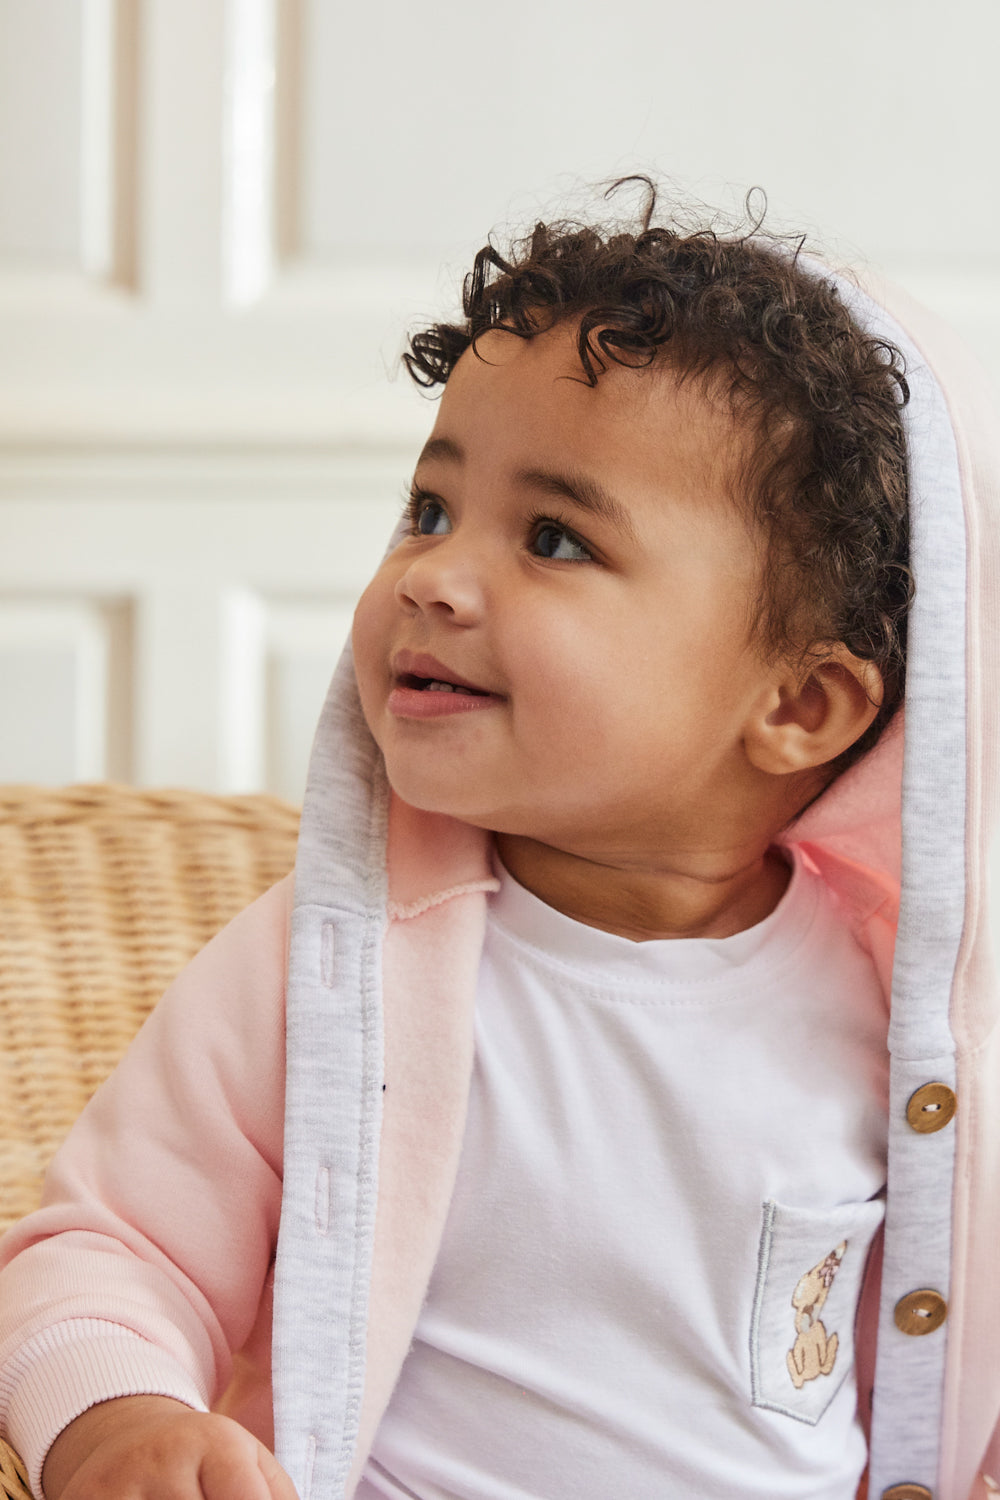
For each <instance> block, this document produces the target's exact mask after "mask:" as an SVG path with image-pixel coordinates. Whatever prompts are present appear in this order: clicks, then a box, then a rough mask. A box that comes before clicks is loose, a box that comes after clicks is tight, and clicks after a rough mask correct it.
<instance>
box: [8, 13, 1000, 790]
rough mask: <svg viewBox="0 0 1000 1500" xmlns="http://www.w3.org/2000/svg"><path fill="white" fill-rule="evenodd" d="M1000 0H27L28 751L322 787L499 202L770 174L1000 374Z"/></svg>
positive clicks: (13, 255) (22, 196) (11, 539)
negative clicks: (604, 186) (330, 710)
mask: <svg viewBox="0 0 1000 1500" xmlns="http://www.w3.org/2000/svg"><path fill="white" fill-rule="evenodd" d="M998 55H1000V6H997V5H996V4H994V3H993V0H953V3H952V4H950V5H949V6H948V7H944V6H943V5H941V4H939V3H930V0H841V3H840V4H837V5H835V6H826V5H822V6H821V5H810V4H804V3H802V0H758V3H757V4H754V5H748V4H746V3H745V0H716V3H714V4H713V5H711V6H706V5H695V4H693V3H688V4H679V3H677V0H655V3H654V0H618V3H616V4H614V5H609V4H608V3H607V0H551V3H545V0H535V3H533V4H529V3H527V0H509V3H507V4H505V5H504V6H502V7H501V6H478V7H477V6H475V5H472V4H470V3H469V0H464V3H460V0H437V3H435V0H423V3H421V4H417V3H414V0H370V3H368V4H366V5H364V6H353V7H347V6H345V5H342V4H336V3H331V0H229V3H228V4H227V3H225V0H0V780H4V781H12V780H14V781H16V780H23V781H39V782H53V783H54V782H64V781H73V780H79V779H95V778H104V777H111V778H117V779H121V780H130V781H135V782H138V783H140V784H173V785H190V786H200V787H203V788H207V789H220V790H245V789H257V788H268V789H271V790H274V791H277V792H280V793H282V794H284V795H286V796H289V797H292V798H295V799H298V798H299V797H300V795H301V789H302V778H303V774H304V766H305V760H306V756H307V751H308V744H309V739H310V736H311V732H312V727H313V724H314V722H315V718H316V714H317V712H318V708H319V703H320V700H321V697H322V693H323V688H324V686H325V682H326V679H327V677H328V676H329V672H330V669H331V667H332V664H333V661H334V659H335V657H336V654H337V651H338V649H339V643H340V640H341V639H342V638H343V636H344V634H345V632H346V629H347V625H348V622H349V618H350V610H351V607H352V603H353V600H354V598H355V597H356V594H357V592H358V590H359V588H360V587H361V586H362V584H363V582H364V579H365V577H366V575H367V573H368V572H369V571H370V569H371V567H372V566H373V564H374V562H375V560H376V559H377V557H378V555H379V553H380V551H381V547H382V544H383V541H384V539H385V536H386V534H387V531H388V528H389V525H390V523H391V520H392V517H393V515H394V514H395V511H396V509H397V507H398V504H399V498H400V494H401V490H402V487H403V484H404V482H405V480H406V478H407V475H408V470H409V468H410V466H411V465H412V462H413V458H414V456H415V453H416V450H417V447H418V446H419V443H420V441H421V438H422V436H423V434H424V433H425V432H426V430H427V428H428V426H429V424H430V421H431V419H432V416H433V407H432V406H429V405H428V403H427V401H426V399H425V398H423V397H421V396H420V395H418V394H417V393H416V392H415V391H414V390H413V389H412V388H411V387H410V386H409V383H408V381H407V380H406V379H405V378H404V377H400V376H398V374H397V373H396V363H397V358H398V354H399V351H400V348H401V347H402V341H403V334H404V331H405V329H406V327H407V326H408V325H413V324H414V323H419V322H420V320H422V319H427V318H430V317H431V316H434V315H438V314H440V313H442V312H446V311H449V310H451V309H453V308H454V306H455V304H456V300H457V288H458V284H459V282H460V278H461V275H462V273H463V272H464V270H465V269H466V268H467V266H468V264H469V261H470V259H471V256H472V254H473V253H474V251H475V250H476V249H477V248H478V246H479V245H480V244H482V243H483V241H484V239H485V237H486V234H487V232H488V231H489V230H490V229H491V228H494V227H496V228H498V229H499V231H500V233H501V235H502V234H503V232H504V230H505V228H507V227H514V228H517V227H522V226H524V225H525V224H530V222H531V221H532V218H533V216H536V215H538V214H540V213H552V212H555V213H564V212H571V211H572V210H573V209H574V208H577V209H579V208H581V207H583V208H585V207H587V206H588V205H590V206H592V205H593V204H594V202H595V201H596V195H595V193H594V192H593V191H592V190H591V189H592V188H593V185H595V184H597V183H599V182H600V181H601V180H602V179H606V178H609V177H613V176H616V175H621V174H623V173H627V172H630V171H635V170H643V169H644V170H648V171H651V172H653V173H654V174H656V175H657V176H659V177H661V178H664V179H667V180H668V181H669V183H670V184H671V190H672V191H673V192H674V193H675V194H676V195H677V196H678V197H679V198H681V199H682V200H687V199H689V198H691V197H692V196H693V197H695V198H698V199H700V200H703V201H705V202H707V203H709V204H712V205H722V206H724V207H728V208H733V207H734V206H735V207H738V206H739V204H740V202H741V201H742V198H743V195H744V193H745V191H746V189H747V188H748V187H750V186H753V185H760V186H762V187H763V188H765V189H766V191H767V194H768V197H769V200H770V203H771V209H772V216H773V220H774V223H775V225H776V227H779V228H794V229H801V230H804V231H806V232H808V233H809V234H810V235H811V236H812V237H813V238H814V239H815V240H816V241H817V242H818V243H820V244H822V245H825V246H827V247H828V248H829V249H830V251H831V252H832V254H833V256H834V258H835V259H836V260H838V261H840V262H842V263H848V262H853V263H857V264H862V265H864V264H870V265H873V266H875V267H877V268H880V269H882V270H884V271H887V272H888V273H889V274H890V275H892V276H894V277H895V278H896V279H898V280H900V281H902V282H903V283H904V284H906V285H907V286H908V287H909V288H910V289H911V290H912V291H913V292H915V294H916V295H917V296H919V297H921V299H922V300H923V301H925V302H927V303H928V304H930V305H932V306H933V307H935V308H936V309H937V310H939V311H940V312H941V313H942V314H943V315H944V316H945V317H947V318H948V319H949V320H950V321H952V322H953V323H955V324H956V325H957V326H958V327H959V328H960V330H961V331H962V332H963V333H964V334H965V336H966V338H967V339H968V340H969V342H970V343H971V344H972V345H973V346H974V347H975V348H976V350H977V351H978V353H979V354H980V357H981V358H982V360H983V362H984V364H985V365H986V366H987V367H989V369H990V371H991V373H992V374H993V377H994V379H996V377H997V375H998V374H1000V193H998V191H997V166H996V163H997V159H998V147H1000V102H998V101H1000V89H998V87H997V83H996V75H995V69H996V58H997V56H998Z"/></svg>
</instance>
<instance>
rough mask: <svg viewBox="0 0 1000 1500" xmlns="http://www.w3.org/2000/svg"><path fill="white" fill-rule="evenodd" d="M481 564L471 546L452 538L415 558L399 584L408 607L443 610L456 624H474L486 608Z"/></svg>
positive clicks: (399, 593) (399, 594) (398, 590)
mask: <svg viewBox="0 0 1000 1500" xmlns="http://www.w3.org/2000/svg"><path fill="white" fill-rule="evenodd" d="M480 579H481V568H480V566H479V563H478V561H477V559H476V558H475V557H474V555H473V554H472V553H471V551H470V549H469V548H468V547H460V546H457V545H455V544H454V542H453V541H452V539H451V538H449V539H448V540H447V541H442V542H440V543H439V544H438V545H437V546H436V547H432V548H429V549H428V550H427V551H425V552H424V553H423V554H422V555H421V556H420V557H415V558H413V559H411V561H410V563H409V565H408V566H407V568H406V570H405V571H404V572H403V574H402V575H401V576H400V578H399V581H398V582H397V584H396V598H397V600H398V602H399V603H400V604H401V605H402V607H403V608H404V609H410V610H413V609H416V610H419V611H420V612H421V613H427V612H434V613H438V612H443V613H444V614H446V615H447V616H448V617H449V618H450V619H451V620H452V622H453V623H455V624H474V623H475V621H476V620H477V619H478V618H479V617H480V615H481V613H482V609H483V603H484V599H483V588H482V584H481V581H480Z"/></svg>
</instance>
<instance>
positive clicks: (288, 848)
mask: <svg viewBox="0 0 1000 1500" xmlns="http://www.w3.org/2000/svg"><path fill="white" fill-rule="evenodd" d="M297 833H298V813H297V811H296V809H295V808H293V807H291V806H289V805H288V804H287V803H284V802H280V801H279V800H278V799H277V798H275V797H266V796H247V797H222V796H211V795H207V794H202V793H197V792H185V791H139V790H136V789H135V788H132V787H123V786H107V785H103V786H77V787H70V788H67V789H64V790H49V789H45V788H39V787H0V1036H2V1037H3V1039H4V1045H3V1047H2V1048H0V1230H2V1229H4V1228H6V1227H7V1226H8V1225H9V1224H10V1223H12V1222H13V1220H15V1219H17V1218H20V1217H21V1216H22V1215H23V1214H25V1213H27V1212H29V1211H30V1210H31V1209H32V1208H33V1207H34V1206H35V1205H36V1203H37V1201H38V1194H39V1190H40V1187H41V1179H42V1175H43V1173H44V1169H45V1164H46V1162H47V1161H48V1159H49V1157H50V1156H51V1155H52V1152H53V1151H54V1149H55V1147H56V1146H57V1145H58V1144H59V1142H60V1140H61V1139H62V1137H63V1136H64V1135H65V1133H66V1131H67V1130H68V1129H69V1126H70V1125H71V1124H72V1122H73V1120H74V1119H75V1118H76V1116H77V1115H78V1114H79V1112H80V1110H81V1109H82V1108H83V1105H84V1104H85V1103H86V1101H87V1100H88V1099H89V1097H90V1095H91V1094H92V1093H93V1092H94V1090H95V1089H96V1087H97V1085H98V1084H99V1083H100V1082H101V1081H102V1079H103V1078H105V1077H106V1075H107V1074H108V1073H109V1072H110V1071H111V1069H112V1067H113V1066H114V1064H115V1063H116V1062H117V1060H118V1058H119V1057H120V1056H121V1054H122V1052H123V1051H124V1050H125V1048H126V1046H127V1045H128V1043H129V1041H130V1040H131V1038H132V1036H133V1035H134V1034H135V1032H136V1031H137V1030H138V1028H139V1025H140V1024H141V1022H142V1020H143V1019H144V1018H145V1016H146V1014H147V1012H148V1011H149V1010H150V1008H151V1007H152V1006H153V1004H154V1003H155V1001H156V1000H157V998H158V997H159V995H160V994H162V992H163V990H164V989H165V988H166V985H167V984H168V983H169V981H170V980H171V979H172V978H173V976H174V974H176V973H177V971H178V970H179V969H180V968H182V967H183V965H184V964H185V963H186V962H187V960H188V959H189V958H190V957H191V956H192V955H193V954H194V953H196V952H197V950H198V949H199V948H201V947H203V946H204V944H205V943H206V942H207V941H208V939H209V938H210V937H211V936H212V935H213V934H214V933H215V932H217V931H218V929H219V928H220V927H222V926H224V925H225V923H226V922H227V921H228V920H229V919H230V918H231V917H233V916H235V914H236V913H237V912H238V911H240V910H241V909H242V908H243V907H244V906H246V905H248V904H249V903H250V902H251V901H252V900H254V898H255V897H256V896H258V895H260V893H261V892H262V891H264V890H266V889H267V887H268V886H270V885H273V884H274V882H275V881H276V880H279V879H280V878H281V876H282V875H285V874H287V872H288V870H290V869H291V867H292V864H293V861H294V858H295V840H296V836H297ZM0 1495H9V1496H14V1497H17V1500H24V1497H25V1496H27V1495H28V1491H27V1488H26V1487H25V1484H24V1476H23V1470H19V1465H18V1462H17V1461H16V1459H15V1457H14V1456H13V1455H11V1453H10V1450H9V1449H7V1448H6V1446H5V1445H4V1446H3V1447H2V1448H0Z"/></svg>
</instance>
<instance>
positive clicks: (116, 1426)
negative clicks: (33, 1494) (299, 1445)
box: [42, 1396, 297, 1500]
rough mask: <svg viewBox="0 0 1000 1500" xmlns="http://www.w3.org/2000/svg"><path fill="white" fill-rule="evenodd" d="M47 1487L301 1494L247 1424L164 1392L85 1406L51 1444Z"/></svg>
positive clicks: (234, 1498) (223, 1495) (167, 1499)
mask: <svg viewBox="0 0 1000 1500" xmlns="http://www.w3.org/2000/svg"><path fill="white" fill-rule="evenodd" d="M42 1487H43V1489H44V1491H45V1497H46V1500H297V1497H296V1494H295V1487H294V1485H293V1484H292V1481H291V1480H290V1479H289V1477H288V1475H287V1474H286V1473H285V1471H284V1469H282V1467H281V1466H280V1464H279V1463H278V1461H277V1459H276V1458H275V1457H274V1454H273V1453H270V1452H268V1450H267V1449H266V1448H265V1447H264V1445H263V1444H262V1443H259V1442H258V1441H257V1439H256V1438H255V1437H253V1436H252V1435H251V1434H250V1433H249V1432H247V1431H246V1429H245V1428H243V1427H240V1425H239V1424H238V1423H237V1422H233V1421H231V1420H230V1418H229V1417H217V1416H209V1415H207V1414H206V1413H205V1412H198V1411H192V1410H191V1408H190V1407H188V1406H184V1405H183V1404H182V1403H181V1402H179V1401H172V1400H170V1399H169V1398H168V1397H166V1396H123V1397H120V1398H119V1399H118V1400H116V1401H104V1402H102V1403H101V1405H100V1406H92V1407H91V1408H90V1410H89V1411H85V1412H84V1413H83V1415H82V1416H80V1417H77V1419H76V1421H75V1422H71V1423H70V1425H69V1426H68V1427H67V1428H66V1429H65V1430H64V1431H63V1432H61V1433H60V1434H59V1436H58V1437H57V1438H56V1441H55V1442H54V1443H53V1445H52V1447H51V1448H50V1449H49V1453H48V1457H47V1458H46V1460H45V1469H44V1471H43V1474H42Z"/></svg>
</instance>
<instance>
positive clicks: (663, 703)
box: [354, 324, 766, 859]
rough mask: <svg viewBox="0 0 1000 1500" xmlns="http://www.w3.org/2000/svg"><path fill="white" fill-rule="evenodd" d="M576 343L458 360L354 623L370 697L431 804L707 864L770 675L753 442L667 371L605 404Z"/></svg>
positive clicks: (545, 337)
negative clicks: (762, 632) (758, 632)
mask: <svg viewBox="0 0 1000 1500" xmlns="http://www.w3.org/2000/svg"><path fill="white" fill-rule="evenodd" d="M574 338H575V326H574V325H568V324H567V325H559V326H558V327H556V328H555V329H553V330H551V331H550V332H548V333H545V334H542V335H539V336H538V337H536V338H534V339H532V340H531V341H529V342H525V341H523V340H520V339H517V338H515V337H514V336H512V335H508V334H490V335H488V336H487V337H486V338H485V339H483V340H482V341H481V342H480V352H481V353H482V354H483V355H484V357H485V359H486V360H487V361H489V362H488V363H484V362H483V361H482V360H480V359H478V358H476V356H475V355H474V354H473V353H471V351H470V352H467V353H466V354H464V355H463V356H462V358H461V360H460V361H459V363H458V365H457V367H456V369H455V370H454V372H453V374H452V376H451V378H450V380H449V381H448V384H447V386H446V388H445V391H444V395H443V398H442V401H441V405H440V409H439V413H438V418H437V421H436V422H435V425H434V429H433V432H432V434H431V437H430V440H429V441H428V443H427V445H426V447H425V448H424V451H423V453H422V455H421V457H420V460H419V462H418V464H417V469H416V474H415V479H414V498H413V501H412V505H411V516H410V534H409V535H408V536H407V537H406V539H405V540H404V541H402V542H401V543H400V545H399V546H398V547H397V548H396V549H395V550H394V551H393V552H392V553H391V555H390V556H389V557H388V558H387V560H386V561H385V563H384V564H383V565H382V567H381V568H380V569H379V571H378V573H377V574H376V576H375V578H374V579H373V581H372V583H371V584H370V585H369V587H368V589H367V590H366V592H365V594H364V596H363V597H362V599H361V602H360V604H359V606H358V610H357V614H356V616H355V623H354V649H355V661H356V668H357V676H358V683H359V687H360V692H361V701H362V705H363V708H364V712H365V717H366V719H367V721H368V724H369V727H370V728H371V731H372V734H373V735H374V737H375V739H376V741H377V742H378V744H379V746H380V748H381V749H382V751H383V753H384V756H385V760H386V765H387V769H388V775H389V780H390V783H391V784H392V786H393V787H394V788H395V790H396V791H397V792H398V793H399V795H400V796H401V797H403V799H404V800H405V801H407V802H409V803H411V804H412V805H414V806H416V807H419V808H423V809H425V810H428V811H438V812H444V813H450V814H452V815H453V816H455V817H457V818H460V819H462V820H463V821H465V822H469V823H473V824H476V825H477V826H480V827H485V828H489V829H492V830H494V831H497V832H503V833H509V834H516V835H522V836H527V837H529V838H531V839H536V840H539V841H541V842H543V843H547V844H551V845H553V846H555V847H558V848H561V849H568V850H571V851H572V852H574V853H578V854H583V855H585V856H586V857H589V858H594V857H601V856H602V855H613V856H614V857H616V858H619V859H620V858H621V857H622V855H623V854H624V855H625V856H626V857H628V855H629V854H630V853H631V852H633V851H634V852H635V854H636V855H637V857H641V856H643V855H644V854H645V853H646V852H647V851H648V850H651V849H652V850H655V849H663V848H664V847H668V846H669V845H670V844H674V845H675V846H678V845H679V846H681V847H698V848H701V847H704V845H705V841H706V840H709V841H710V840H711V839H712V838H713V837H714V836H715V833H714V832H713V830H714V829H715V824H716V821H717V814H718V813H719V811H720V809H721V808H722V805H723V804H724V803H725V802H726V799H727V798H730V797H731V796H732V795H733V787H734V785H736V784H737V783H738V782H739V771H740V769H741V767H742V766H743V764H744V762H743V757H742V752H741V750H740V741H741V730H742V725H743V724H744V722H745V720H746V716H747V713H748V711H749V708H750V706H751V705H752V703H753V702H754V701H755V699H756V698H757V697H758V696H759V694H760V692H761V685H762V683H763V681H764V680H765V676H766V672H765V668H764V666H763V665H762V663H761V661H760V659H759V657H758V654H757V652H756V651H755V649H754V648H753V647H752V645H751V644H750V639H749V637H750V626H751V623H752V619H753V608H754V601H755V600H756V598H757V595H758V590H759V584H760V566H761V557H760V543H759V539H758V538H757V537H756V535H755V534H754V532H753V530H752V529H751V527H750V526H749V524H748V522H747V520H746V519H745V517H744V516H743V515H742V514H741V513H740V510H739V508H738V507H737V505H736V504H735V503H734V502H733V500H731V499H730V498H729V493H728V476H729V475H730V473H731V472H732V470H733V467H734V462H735V459H736V457H737V454H738V442H739V435H738V434H736V433H734V429H733V426H732V423H731V420H730V418H729V416H728V414H726V413H725V412H723V411H722V410H721V409H719V408H716V407H715V406H713V404H712V403H711V402H710V401H709V399H708V398H707V397H706V396H705V395H704V394H703V393H701V392H700V391H699V390H698V389H697V388H696V387H695V386H693V385H689V386H684V387H680V388H679V387H678V386H677V384H676V382H675V380H674V378H673V376H672V375H671V374H670V373H669V372H662V371H632V370H625V369H622V368H620V367H617V366H614V365H612V366H611V367H610V368H609V369H608V371H607V372H606V373H605V374H604V375H602V376H601V378H600V380H599V381H598V384H597V386H596V388H591V387H589V386H587V385H586V384H584V383H582V381H581V379H580V376H581V370H580V365H579V361H578V358H577V355H576V353H575V347H574ZM567 377H569V378H567ZM734 777H735V778H736V780H735V782H734Z"/></svg>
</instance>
